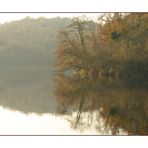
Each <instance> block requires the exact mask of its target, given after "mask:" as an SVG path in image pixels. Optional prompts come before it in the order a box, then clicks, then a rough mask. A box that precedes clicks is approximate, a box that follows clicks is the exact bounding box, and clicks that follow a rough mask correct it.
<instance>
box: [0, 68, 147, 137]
mask: <svg viewBox="0 0 148 148" xmlns="http://www.w3.org/2000/svg"><path fill="white" fill-rule="evenodd" d="M146 84H147V83H146V82H145V83H141V82H136V83H135V82H133V81H132V82H129V81H127V82H123V81H120V80H114V79H112V78H109V79H101V80H93V79H91V78H84V79H78V78H71V77H69V76H64V75H55V73H53V72H52V70H51V69H49V68H46V67H37V68H35V67H34V68H28V67H26V68H19V67H18V68H14V67H12V68H11V67H9V68H0V118H1V124H0V125H1V126H0V134H1V135H16V134H21V135H65V134H66V135H80V134H85V135H87V134H88V135H127V134H129V135H147V134H148V124H147V123H148V91H147V90H148V89H147V85H146Z"/></svg>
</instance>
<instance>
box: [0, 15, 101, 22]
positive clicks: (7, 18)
mask: <svg viewBox="0 0 148 148" xmlns="http://www.w3.org/2000/svg"><path fill="white" fill-rule="evenodd" d="M82 15H86V16H87V17H88V18H92V19H93V20H97V17H98V15H99V13H0V23H5V22H10V21H13V20H20V19H23V18H25V17H27V16H29V17H33V18H38V17H46V18H52V17H57V16H59V17H75V16H82Z"/></svg>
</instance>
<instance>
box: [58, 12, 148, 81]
mask: <svg viewBox="0 0 148 148" xmlns="http://www.w3.org/2000/svg"><path fill="white" fill-rule="evenodd" d="M60 35H61V43H60V45H59V47H58V49H57V50H56V55H57V66H58V67H59V70H61V71H64V72H65V71H70V72H71V73H73V74H74V75H78V76H79V77H81V78H83V77H87V76H91V77H93V78H98V77H105V76H112V77H115V78H134V79H135V78H136V79H137V78H138V79H146V78H147V75H148V14H147V13H105V14H103V15H101V16H99V18H98V21H97V22H94V21H92V20H89V19H88V18H86V17H79V18H73V22H72V23H71V25H69V26H67V27H66V28H65V29H62V30H61V32H60Z"/></svg>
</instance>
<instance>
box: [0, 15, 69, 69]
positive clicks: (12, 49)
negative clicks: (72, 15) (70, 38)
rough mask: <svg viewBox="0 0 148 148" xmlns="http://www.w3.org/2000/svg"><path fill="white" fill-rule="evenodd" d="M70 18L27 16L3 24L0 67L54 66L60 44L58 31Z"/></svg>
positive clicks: (0, 27) (0, 33)
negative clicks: (55, 51) (55, 53)
mask: <svg viewBox="0 0 148 148" xmlns="http://www.w3.org/2000/svg"><path fill="white" fill-rule="evenodd" d="M69 23H70V19H68V18H58V17H57V18H51V19H47V18H44V17H40V18H37V19H34V18H31V17H26V18H24V19H22V20H18V21H11V22H7V23H4V24H0V67H33V66H36V67H37V66H43V67H50V66H51V65H52V64H53V63H54V49H55V48H56V47H57V45H58V41H59V39H58V31H59V30H60V29H61V28H63V27H65V26H66V25H67V24H69Z"/></svg>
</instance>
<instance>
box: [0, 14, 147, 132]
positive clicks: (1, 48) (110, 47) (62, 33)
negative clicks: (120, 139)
mask: <svg viewBox="0 0 148 148" xmlns="http://www.w3.org/2000/svg"><path fill="white" fill-rule="evenodd" d="M5 15H8V16H9V15H10V14H4V15H3V16H1V17H5ZM67 15H68V14H67ZM57 16H58V14H57ZM57 16H56V17H52V18H47V17H46V16H44V14H43V16H42V17H36V18H33V17H31V16H29V14H28V15H27V14H26V17H24V18H21V19H16V20H15V14H14V20H12V18H11V19H10V20H7V22H2V23H1V24H0V118H1V124H0V135H5V134H7V135H16V134H21V135H25V134H27V135H30V134H31V135H64V134H68V135H75V134H76V135H80V134H84V135H86V134H88V135H148V14H147V13H104V14H102V13H101V14H99V13H98V14H96V13H95V14H93V13H92V14H91V15H90V14H88V15H87V14H85V15H83V14H79V16H78V14H76V16H74V14H73V16H72V15H71V16H70V17H66V14H65V16H64V14H63V16H62V14H60V16H58V17H57Z"/></svg>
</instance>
